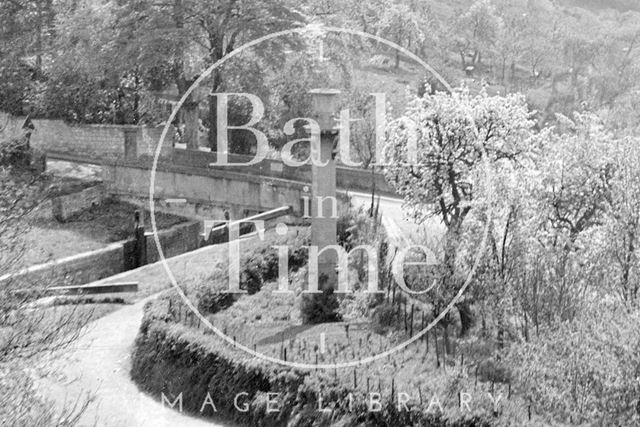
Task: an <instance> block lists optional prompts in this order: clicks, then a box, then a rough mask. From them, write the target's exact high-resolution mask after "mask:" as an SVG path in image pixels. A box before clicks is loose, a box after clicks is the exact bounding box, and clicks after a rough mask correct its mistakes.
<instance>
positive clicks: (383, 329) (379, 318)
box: [371, 303, 396, 335]
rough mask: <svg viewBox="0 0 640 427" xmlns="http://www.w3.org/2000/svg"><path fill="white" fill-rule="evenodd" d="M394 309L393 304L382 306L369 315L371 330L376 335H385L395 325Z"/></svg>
mask: <svg viewBox="0 0 640 427" xmlns="http://www.w3.org/2000/svg"><path fill="white" fill-rule="evenodd" d="M395 318H396V308H395V307H394V306H393V304H390V303H385V304H382V305H380V306H378V307H376V309H375V310H374V311H373V313H372V314H371V329H372V330H373V332H375V333H376V334H381V335H382V334H385V333H387V331H388V330H389V329H391V328H392V327H393V325H394V324H395Z"/></svg>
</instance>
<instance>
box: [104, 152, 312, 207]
mask: <svg viewBox="0 0 640 427" xmlns="http://www.w3.org/2000/svg"><path fill="white" fill-rule="evenodd" d="M150 175H151V174H150V165H149V164H148V162H127V163H116V164H112V165H109V166H105V176H104V180H105V183H106V184H107V185H108V191H109V192H110V193H112V194H115V195H117V196H128V197H132V196H134V197H147V198H148V196H149V185H150ZM305 186H307V185H306V184H304V183H300V182H294V181H287V180H283V179H276V178H264V177H260V176H252V175H246V174H239V173H236V172H229V171H219V170H215V169H210V170H208V169H201V168H190V167H185V166H176V165H172V164H159V165H158V167H157V169H156V176H155V186H154V187H155V190H154V197H155V199H156V200H157V201H158V204H159V205H166V204H167V203H166V200H167V199H175V198H180V199H185V200H186V201H187V202H188V204H190V205H191V206H196V207H199V208H200V209H199V211H198V212H197V213H198V216H207V217H208V218H209V219H216V218H218V219H220V218H223V217H224V212H225V211H226V212H228V213H229V216H230V219H241V218H246V217H247V216H250V215H253V214H255V213H259V212H264V211H268V210H272V209H275V208H280V207H282V206H291V207H292V208H293V212H294V215H300V214H301V212H302V196H303V194H305V192H304V187H305Z"/></svg>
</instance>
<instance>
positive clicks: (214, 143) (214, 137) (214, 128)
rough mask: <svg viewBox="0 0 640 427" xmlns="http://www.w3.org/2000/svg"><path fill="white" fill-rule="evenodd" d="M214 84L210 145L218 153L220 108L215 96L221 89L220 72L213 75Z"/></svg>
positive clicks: (214, 72)
mask: <svg viewBox="0 0 640 427" xmlns="http://www.w3.org/2000/svg"><path fill="white" fill-rule="evenodd" d="M212 79H213V84H212V88H211V94H210V95H209V136H208V139H209V141H208V143H209V147H210V148H211V151H213V152H217V151H218V108H217V98H216V96H215V95H214V94H215V93H216V92H217V91H218V89H219V87H220V73H219V72H218V70H213V74H212Z"/></svg>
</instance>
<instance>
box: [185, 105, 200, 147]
mask: <svg viewBox="0 0 640 427" xmlns="http://www.w3.org/2000/svg"><path fill="white" fill-rule="evenodd" d="M182 109H183V113H182V114H183V117H184V135H183V139H184V142H185V143H186V144H187V149H189V150H197V149H198V148H199V141H198V139H199V138H198V132H199V128H200V120H199V114H198V113H199V108H198V103H197V102H185V104H184V106H183V107H182Z"/></svg>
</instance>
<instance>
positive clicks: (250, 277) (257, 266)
mask: <svg viewBox="0 0 640 427" xmlns="http://www.w3.org/2000/svg"><path fill="white" fill-rule="evenodd" d="M262 271H263V270H262V265H261V263H256V262H249V263H247V264H245V265H244V268H243V269H242V271H241V272H240V289H242V290H245V291H247V293H248V294H249V295H253V294H256V293H258V292H260V289H262V283H263V277H262Z"/></svg>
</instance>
